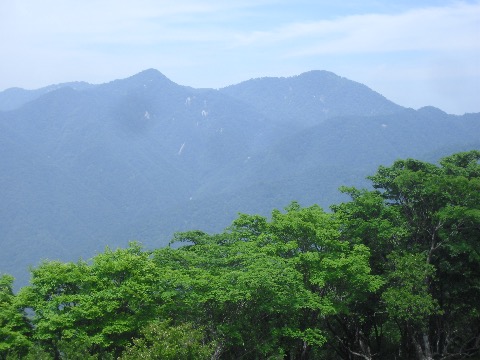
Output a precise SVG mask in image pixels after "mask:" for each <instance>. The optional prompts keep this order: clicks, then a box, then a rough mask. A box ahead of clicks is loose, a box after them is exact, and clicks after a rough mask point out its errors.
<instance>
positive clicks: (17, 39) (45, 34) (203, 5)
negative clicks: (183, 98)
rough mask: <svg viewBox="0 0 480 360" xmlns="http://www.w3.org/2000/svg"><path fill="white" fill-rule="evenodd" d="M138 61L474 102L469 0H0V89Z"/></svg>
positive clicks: (472, 0)
mask: <svg viewBox="0 0 480 360" xmlns="http://www.w3.org/2000/svg"><path fill="white" fill-rule="evenodd" d="M149 68H155V69H157V70H159V71H160V72H162V73H163V74H164V75H166V76H167V77H168V78H169V79H170V80H172V81H174V82H175V83H177V84H180V85H188V86H192V87H196V88H221V87H224V86H227V85H232V84H236V83H239V82H242V81H245V80H248V79H251V78H257V77H264V76H275V77H280V76H284V77H287V76H294V75H298V74H301V73H303V72H306V71H310V70H328V71H332V72H334V73H336V74H337V75H339V76H342V77H346V78H348V79H351V80H354V81H357V82H360V83H363V84H365V85H367V86H369V87H370V88H372V89H373V90H375V91H377V92H379V93H381V94H382V95H384V96H385V97H387V98H388V99H390V100H392V101H394V102H395V103H397V104H399V105H402V106H406V107H412V108H415V109H418V108H420V107H422V106H436V107H438V108H440V109H442V110H444V111H446V112H448V113H453V114H463V113H466V112H480V0H464V1H458V0H455V1H454V0H363V1H359V0H342V1H333V0H329V1H326V0H311V1H310V0H295V1H293V0H290V1H287V0H241V1H240V0H229V1H226V0H130V1H129V0H81V1H80V0H42V1H38V0H0V91H2V90H5V89H7V88H10V87H21V88H25V89H36V88H40V87H43V86H47V85H50V84H56V83H62V82H68V81H87V82H89V83H93V84H99V83H105V82H109V81H112V80H114V79H121V78H126V77H129V76H132V75H134V74H136V73H138V72H140V71H142V70H145V69H149Z"/></svg>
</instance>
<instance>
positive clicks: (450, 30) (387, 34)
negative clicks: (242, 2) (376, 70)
mask: <svg viewBox="0 0 480 360" xmlns="http://www.w3.org/2000/svg"><path fill="white" fill-rule="evenodd" d="M279 43H287V44H291V43H297V44H298V45H292V46H291V47H290V46H288V49H290V50H288V51H287V52H290V55H292V56H308V55H318V54H346V53H372V52H373V53H378V52H391V51H417V50H420V51H428V50H435V51H438V50H440V51H456V50H467V51H469V50H480V4H479V3H476V4H467V3H463V2H462V3H455V4H453V5H451V6H445V7H429V8H420V9H414V10H411V11H407V12H404V13H401V14H395V15H388V14H367V15H354V16H346V17H341V18H337V19H334V20H321V21H317V22H309V23H294V24H288V25H286V26H283V27H280V28H277V29H275V30H271V31H264V32H251V33H247V34H240V35H238V36H237V41H236V42H235V44H234V46H243V47H245V46H277V45H278V44H279ZM292 48H293V49H292Z"/></svg>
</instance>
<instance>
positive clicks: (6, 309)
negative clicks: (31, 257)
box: [0, 275, 31, 359]
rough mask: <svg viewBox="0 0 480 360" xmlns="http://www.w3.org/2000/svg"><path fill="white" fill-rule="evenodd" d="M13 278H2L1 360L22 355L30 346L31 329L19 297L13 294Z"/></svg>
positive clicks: (0, 284) (0, 286)
mask: <svg viewBox="0 0 480 360" xmlns="http://www.w3.org/2000/svg"><path fill="white" fill-rule="evenodd" d="M13 280H14V279H13V277H12V276H10V275H1V276H0V359H6V358H7V357H8V356H9V355H14V354H18V355H22V354H24V353H25V352H26V349H27V348H28V347H29V346H30V344H31V341H30V339H29V337H30V333H31V329H30V326H29V324H28V321H27V318H26V314H25V313H24V311H23V309H22V308H21V305H20V304H19V302H18V299H17V297H16V296H15V295H14V294H13V291H12V285H13Z"/></svg>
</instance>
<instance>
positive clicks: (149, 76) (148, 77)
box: [127, 68, 172, 82]
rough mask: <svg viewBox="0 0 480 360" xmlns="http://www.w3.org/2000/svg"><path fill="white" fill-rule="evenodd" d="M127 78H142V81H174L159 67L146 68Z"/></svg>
mask: <svg viewBox="0 0 480 360" xmlns="http://www.w3.org/2000/svg"><path fill="white" fill-rule="evenodd" d="M127 79H132V80H133V79H135V80H141V81H159V80H161V81H168V82H172V81H171V80H170V79H169V78H167V77H166V76H165V75H163V74H162V73H161V72H160V71H158V70H157V69H152V68H151V69H146V70H143V71H141V72H139V73H138V74H135V75H133V76H131V77H129V78H127Z"/></svg>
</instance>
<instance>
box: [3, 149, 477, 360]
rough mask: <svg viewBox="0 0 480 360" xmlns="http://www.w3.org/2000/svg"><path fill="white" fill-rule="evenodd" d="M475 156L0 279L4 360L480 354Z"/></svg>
mask: <svg viewBox="0 0 480 360" xmlns="http://www.w3.org/2000/svg"><path fill="white" fill-rule="evenodd" d="M479 159H480V152H479V151H471V152H468V153H460V154H455V155H452V156H450V157H447V158H445V159H443V160H442V161H441V162H440V165H434V164H429V163H424V162H421V161H418V160H412V159H407V160H399V161H397V162H395V163H394V164H393V165H392V166H391V167H380V168H379V170H378V172H377V173H376V174H375V175H373V176H372V177H370V179H371V181H372V182H373V187H374V190H358V189H355V188H344V189H342V191H343V192H345V193H347V194H349V195H350V196H351V201H349V202H346V203H343V204H339V205H335V206H332V210H333V212H331V213H327V212H325V211H323V210H322V209H321V208H320V207H318V206H316V205H314V206H310V207H301V206H300V205H299V204H298V203H295V202H293V203H292V204H290V205H289V206H288V207H287V208H286V209H285V210H284V211H279V210H274V211H273V212H272V215H271V218H270V219H267V218H266V217H263V216H259V215H247V214H240V215H239V216H238V218H237V219H236V220H234V221H233V222H232V224H231V226H230V227H229V228H227V229H226V230H225V231H224V232H222V233H218V234H208V233H205V232H203V231H200V230H195V231H188V232H183V233H177V234H176V235H175V236H174V238H173V239H172V244H171V245H172V246H169V247H166V248H161V249H157V250H153V251H147V250H145V249H143V248H142V247H141V246H140V245H139V244H137V243H131V244H130V246H129V247H128V248H126V249H117V250H110V249H108V248H107V249H106V250H105V252H103V253H101V254H98V255H96V256H95V257H94V258H92V259H91V260H90V261H78V262H77V263H63V262H58V261H45V262H43V263H42V264H41V265H39V266H38V267H36V268H33V269H32V270H31V273H32V279H31V282H30V285H29V286H26V287H24V288H22V289H21V290H20V291H19V293H18V294H16V295H15V294H14V293H13V292H12V282H13V278H12V277H10V276H8V275H4V276H2V277H1V278H0V325H1V326H0V358H1V359H14V358H27V359H33V358H37V359H89V358H90V359H117V358H120V359H137V358H145V359H284V358H285V359H286V358H288V359H334V358H338V359H398V358H401V359H460V358H473V357H475V356H479V354H480V352H479V350H480V305H479V304H478V299H479V298H480V243H479V241H480V165H479V163H478V161H479Z"/></svg>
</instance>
